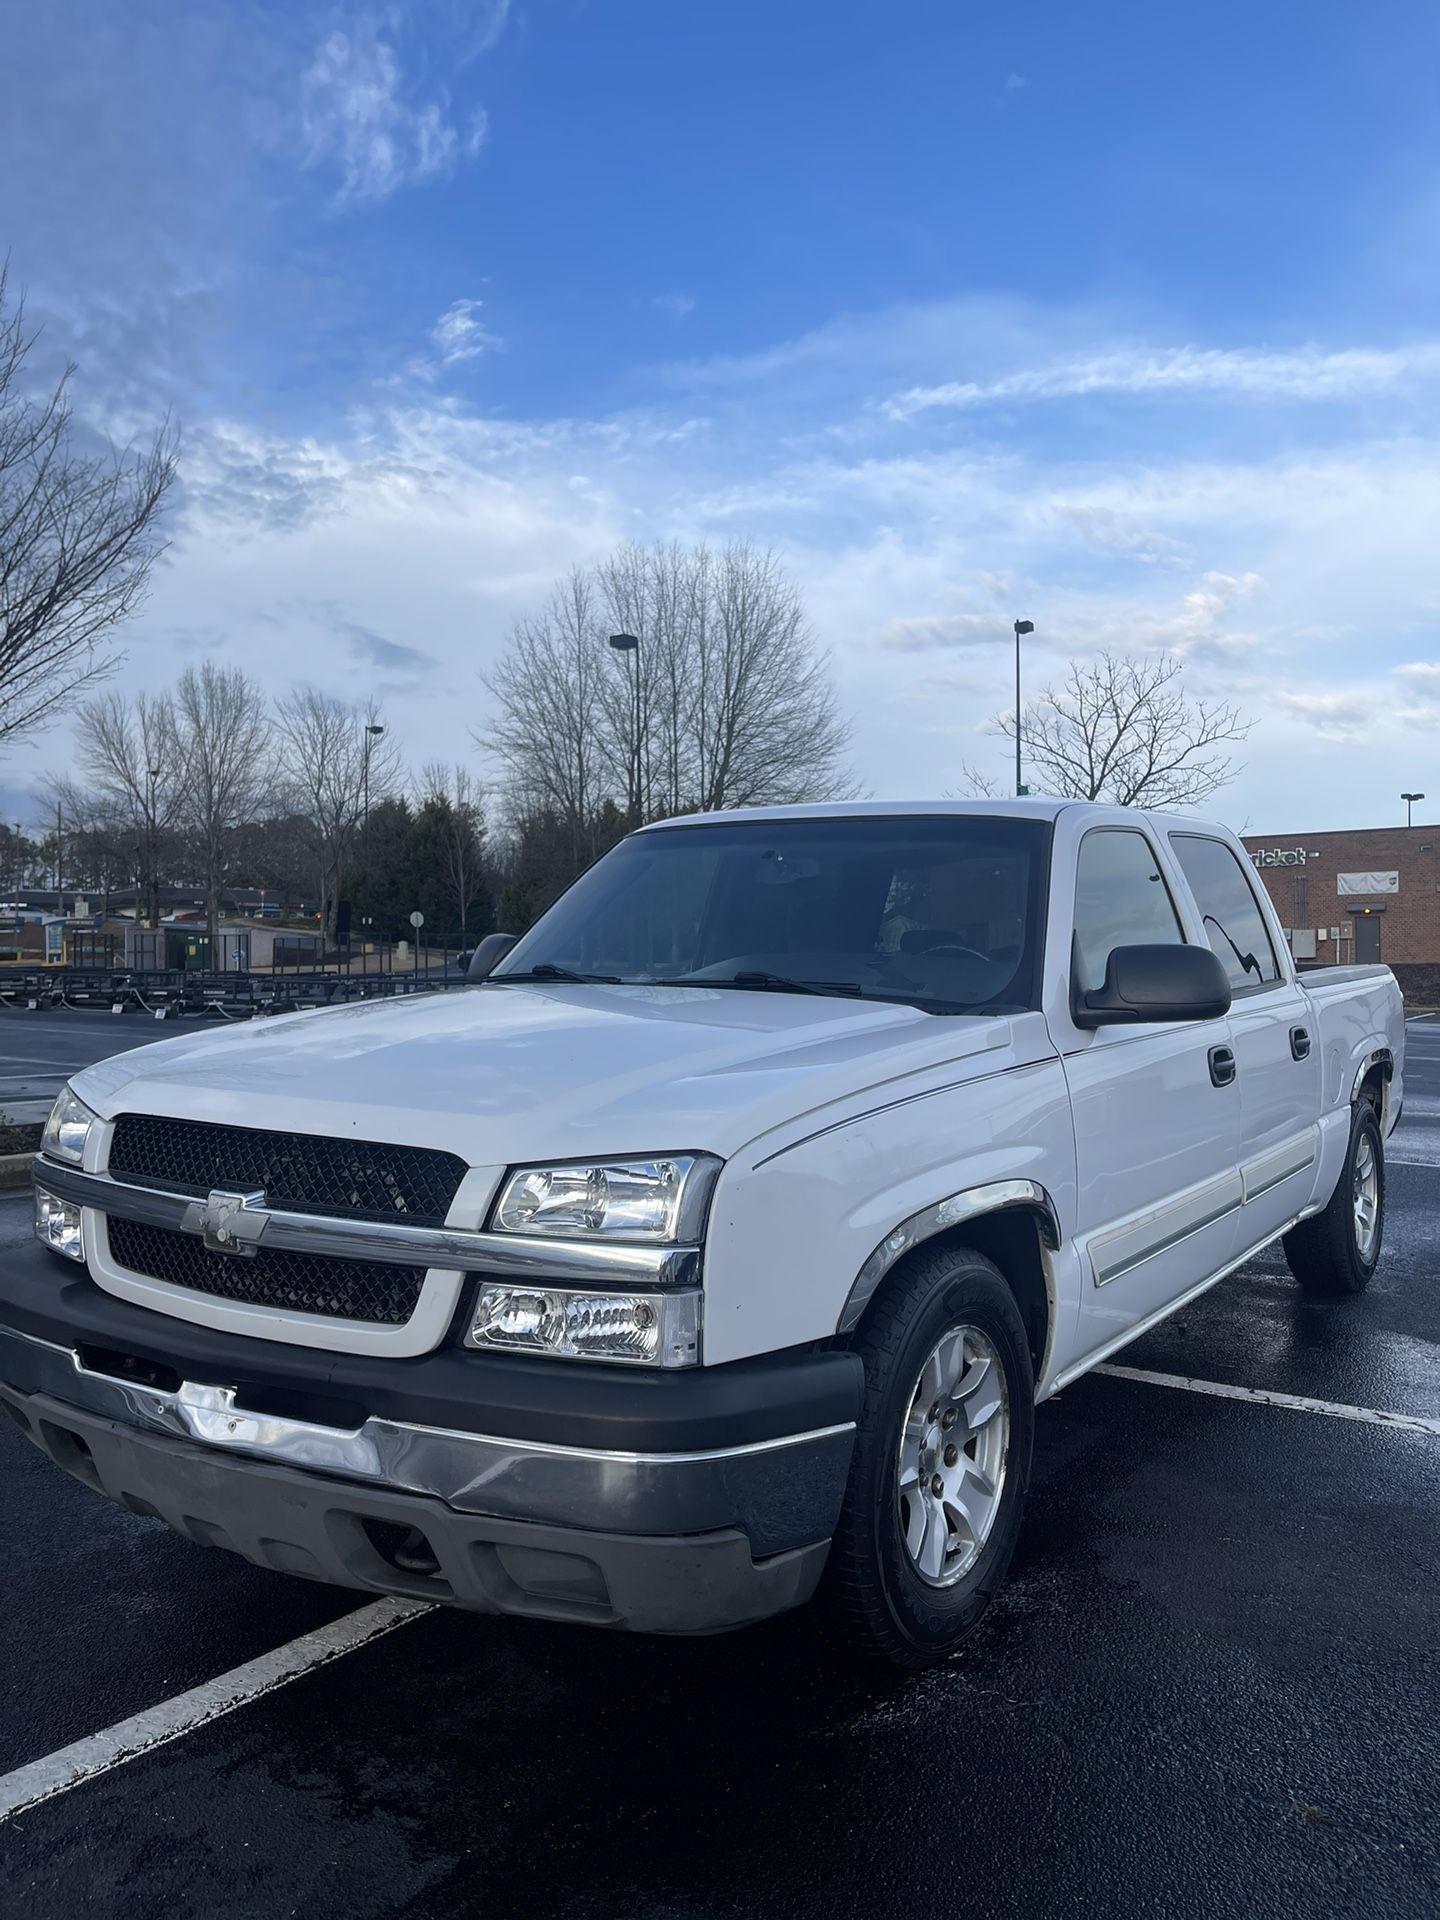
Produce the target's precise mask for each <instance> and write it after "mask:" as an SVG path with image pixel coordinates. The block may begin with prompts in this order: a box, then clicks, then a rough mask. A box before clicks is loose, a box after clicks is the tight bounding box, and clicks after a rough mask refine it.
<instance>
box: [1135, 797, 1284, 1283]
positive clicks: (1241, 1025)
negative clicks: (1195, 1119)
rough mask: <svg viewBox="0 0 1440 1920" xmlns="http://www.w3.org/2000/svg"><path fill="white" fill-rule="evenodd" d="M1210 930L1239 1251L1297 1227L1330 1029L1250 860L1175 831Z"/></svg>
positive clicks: (1175, 847)
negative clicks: (1223, 1019)
mask: <svg viewBox="0 0 1440 1920" xmlns="http://www.w3.org/2000/svg"><path fill="white" fill-rule="evenodd" d="M1170 846H1171V850H1172V851H1173V853H1174V855H1175V858H1176V859H1177V861H1178V862H1179V864H1180V867H1181V870H1182V872H1183V873H1184V875H1185V878H1186V880H1187V881H1188V883H1189V887H1190V892H1191V894H1192V895H1193V897H1194V901H1195V905H1196V907H1197V909H1198V910H1199V913H1200V918H1201V924H1202V926H1203V928H1204V931H1205V936H1206V938H1207V939H1208V940H1209V942H1210V945H1211V947H1212V949H1213V950H1214V952H1215V953H1216V955H1217V956H1218V957H1219V959H1220V961H1221V964H1222V965H1223V966H1224V968H1225V971H1226V973H1227V974H1228V975H1229V978H1230V991H1231V994H1232V995H1233V1001H1232V1004H1231V1008H1230V1034H1231V1041H1230V1044H1231V1045H1232V1047H1233V1048H1234V1050H1235V1068H1236V1082H1237V1085H1238V1087H1239V1092H1240V1130H1241V1144H1240V1174H1241V1179H1242V1181H1243V1185H1244V1205H1243V1210H1242V1213H1241V1221H1240V1232H1239V1244H1238V1246H1237V1249H1236V1251H1237V1253H1239V1252H1248V1251H1249V1250H1250V1249H1251V1248H1252V1247H1258V1246H1260V1245H1261V1244H1263V1242H1265V1241H1266V1240H1269V1239H1271V1238H1273V1236H1274V1235H1275V1234H1277V1233H1279V1232H1280V1231H1281V1229H1282V1228H1284V1227H1287V1226H1288V1225H1289V1224H1290V1222H1291V1221H1292V1220H1293V1219H1294V1218H1295V1216H1296V1214H1297V1213H1298V1212H1299V1211H1300V1209H1301V1208H1302V1207H1303V1206H1304V1205H1305V1203H1306V1201H1307V1200H1308V1199H1309V1197H1310V1193H1311V1190H1312V1188H1313V1186H1314V1183H1315V1160H1316V1156H1317V1154H1318V1152H1319V1147H1320V1127H1319V1120H1320V1090H1321V1089H1320V1078H1321V1047H1320V1035H1319V1033H1318V1032H1317V1031H1316V1030H1315V1018H1314V1012H1313V1009H1312V1007H1311V1005H1310V1001H1309V999H1308V998H1307V996H1306V995H1305V994H1304V993H1303V992H1302V990H1301V988H1300V987H1299V985H1298V984H1297V983H1296V981H1295V979H1294V976H1293V972H1292V970H1291V966H1290V963H1289V958H1288V956H1287V955H1285V953H1284V950H1283V947H1282V945H1281V943H1280V940H1279V939H1278V937H1277V936H1276V935H1275V934H1274V933H1273V932H1272V930H1271V927H1270V925H1269V923H1268V921H1267V919H1266V916H1265V914H1264V912H1263V910H1262V909H1261V906H1260V902H1259V900H1258V898H1257V894H1256V887H1255V882H1254V880H1253V878H1252V877H1251V873H1250V871H1249V863H1248V861H1243V862H1242V860H1241V857H1240V856H1239V854H1237V853H1236V851H1235V849H1234V848H1233V847H1232V846H1231V845H1230V844H1229V842H1228V841H1226V840H1223V839H1221V838H1220V836H1219V835H1218V834H1209V833H1206V832H1205V831H1204V830H1203V829H1194V830H1192V829H1189V828H1185V829H1180V830H1176V831H1174V832H1172V833H1171V834H1170Z"/></svg>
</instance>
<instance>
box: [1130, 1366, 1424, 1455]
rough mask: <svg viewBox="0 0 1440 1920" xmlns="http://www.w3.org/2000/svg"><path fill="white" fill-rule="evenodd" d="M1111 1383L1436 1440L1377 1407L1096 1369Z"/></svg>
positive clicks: (1417, 1421) (1415, 1420)
mask: <svg viewBox="0 0 1440 1920" xmlns="http://www.w3.org/2000/svg"><path fill="white" fill-rule="evenodd" d="M1094 1371H1095V1372H1096V1373H1108V1374H1109V1375H1110V1376H1111V1377H1112V1379H1115V1380H1138V1381H1140V1382H1141V1383H1142V1384H1143V1385H1144V1386H1147V1387H1180V1388H1182V1389H1183V1390H1184V1391H1185V1392H1186V1393H1212V1394H1214V1395H1215V1396H1216V1398H1217V1399H1220V1400H1251V1401H1254V1402H1255V1403H1256V1404H1257V1405H1259V1406H1262V1407H1287V1408H1289V1410H1290V1411H1291V1412H1292V1413H1323V1414H1327V1415H1328V1416H1329V1417H1330V1419H1332V1420H1359V1421H1362V1422H1363V1423H1364V1425H1366V1426H1368V1427H1399V1428H1401V1429H1402V1430H1403V1431H1404V1432H1406V1433H1430V1434H1435V1435H1436V1436H1437V1437H1440V1420H1426V1419H1424V1418H1422V1417H1421V1416H1420V1415H1419V1414H1415V1413H1386V1412H1384V1410H1383V1409H1381V1408H1379V1407H1347V1406H1344V1405H1342V1404H1341V1403H1340V1402H1339V1401H1338V1400H1307V1399H1306V1398H1305V1396H1304V1395H1303V1394H1299V1393H1272V1392H1271V1391H1270V1390H1269V1389H1268V1388H1265V1387H1232V1386H1230V1385H1229V1384H1228V1383H1227V1382H1226V1381H1223V1380H1190V1379H1187V1378H1186V1376H1185V1375H1184V1374H1180V1373H1147V1372H1146V1370H1145V1368H1144V1367H1117V1366H1113V1365H1110V1364H1108V1363H1107V1364H1106V1365H1104V1366H1100V1367H1096V1368H1095V1369H1094Z"/></svg>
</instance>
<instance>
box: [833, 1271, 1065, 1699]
mask: <svg viewBox="0 0 1440 1920" xmlns="http://www.w3.org/2000/svg"><path fill="white" fill-rule="evenodd" d="M855 1347H856V1351H857V1352H858V1353H859V1354H860V1356H861V1358H862V1360H863V1361H864V1365H865V1400H864V1406H863V1409H862V1413H861V1419H860V1425H859V1430H858V1432H857V1434H856V1441H855V1454H854V1458H853V1460H852V1462H851V1468H850V1480H849V1485H848V1487H847V1490H846V1496H845V1506H844V1509H843V1511H842V1514H841V1518H840V1525H839V1527H838V1528H837V1529H836V1534H835V1540H834V1544H833V1546H832V1547H831V1550H830V1558H829V1561H828V1563H827V1566H826V1570H825V1580H824V1585H823V1588H822V1605H823V1606H824V1607H825V1608H826V1610H827V1612H828V1614H829V1616H830V1620H831V1624H832V1627H833V1628H834V1629H835V1630H836V1631H837V1632H838V1635H839V1637H840V1639H841V1640H842V1642H843V1643H844V1644H845V1645H846V1646H847V1647H849V1648H850V1649H851V1650H852V1651H854V1652H857V1653H859V1654H861V1655H863V1656H865V1657H868V1658H871V1659H880V1660H885V1661H888V1662H890V1663H891V1664H893V1665H896V1666H902V1667H924V1666H930V1665H932V1664H933V1663H934V1662H936V1661H939V1660H943V1659H945V1658H946V1657H947V1656H948V1655H950V1654H951V1653H953V1652H954V1651H955V1649H956V1648H957V1647H958V1646H959V1645H960V1643H961V1642H962V1641H963V1640H964V1639H965V1637H966V1635H967V1634H969V1633H971V1632H972V1631H973V1630H974V1628H975V1627H976V1626H977V1625H978V1623H979V1621H980V1619H981V1617H982V1615H983V1614H984V1612H985V1610H986V1608H987V1607H988V1606H989V1604H990V1602H991V1600H992V1599H993V1598H994V1597H995V1594H996V1592H997V1591H998V1589H999V1587H1000V1585H1001V1583H1002V1582H1003V1580H1004V1578H1005V1573H1006V1570H1007V1568H1008V1567H1009V1564H1010V1557H1011V1554H1012V1553H1013V1552H1014V1549H1015V1542H1016V1539H1017V1537H1018V1535H1019V1532H1020V1525H1021V1521H1022V1519H1023V1516H1024V1509H1025V1495H1026V1490H1027V1488H1028V1485H1029V1480H1030V1455H1031V1449H1032V1445H1033V1440H1034V1430H1035V1381H1034V1374H1033V1370H1032V1367H1031V1362H1030V1349H1029V1344H1028V1342H1027V1340H1026V1337H1025V1324H1024V1321H1023V1320H1022V1319H1021V1317H1020V1310H1019V1308H1018V1307H1017V1305H1016V1303H1015V1296H1014V1295H1013V1293H1012V1292H1011V1291H1010V1288H1009V1287H1008V1285H1007V1284H1006V1282H1005V1278H1004V1275H1003V1274H1002V1273H1001V1272H1000V1270H999V1269H998V1267H996V1266H995V1265H994V1264H993V1263H992V1262H991V1261H989V1260H987V1259H986V1258H985V1257H984V1255H983V1254H979V1253H975V1252H973V1251H972V1250H971V1249H970V1248H968V1247H945V1248H937V1249H935V1250H934V1251H931V1252H921V1253H918V1254H915V1255H913V1256H912V1257H911V1259H910V1260H909V1261H908V1262H906V1263H905V1264H904V1265H903V1266H902V1267H899V1268H897V1269H896V1271H895V1272H894V1273H893V1274H892V1275H891V1276H890V1278H889V1281H888V1282H887V1285H886V1288H885V1290H884V1292H883V1293H882V1295H881V1297H880V1298H879V1299H878V1301H877V1302H876V1303H875V1305H874V1306H873V1307H872V1308H871V1311H870V1313H869V1315H868V1316H867V1318H866V1320H865V1323H864V1325H863V1326H862V1328H861V1331H860V1333H859V1335H858V1337H857V1339H856V1342H855Z"/></svg>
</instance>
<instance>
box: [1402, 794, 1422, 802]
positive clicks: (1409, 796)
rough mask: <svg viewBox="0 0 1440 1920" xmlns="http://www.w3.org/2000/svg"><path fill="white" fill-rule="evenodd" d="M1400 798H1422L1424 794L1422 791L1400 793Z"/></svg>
mask: <svg viewBox="0 0 1440 1920" xmlns="http://www.w3.org/2000/svg"><path fill="white" fill-rule="evenodd" d="M1400 798H1401V799H1402V800H1423V799H1424V798H1425V796H1424V794H1423V793H1402V794H1401V796H1400Z"/></svg>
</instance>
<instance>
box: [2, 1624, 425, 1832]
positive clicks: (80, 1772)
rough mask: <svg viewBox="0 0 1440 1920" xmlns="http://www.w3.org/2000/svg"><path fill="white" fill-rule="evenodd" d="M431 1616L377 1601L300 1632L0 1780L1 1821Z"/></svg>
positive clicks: (66, 1791) (19, 1768) (5, 1775)
mask: <svg viewBox="0 0 1440 1920" xmlns="http://www.w3.org/2000/svg"><path fill="white" fill-rule="evenodd" d="M432 1611H433V1609H432V1607H431V1604H430V1602H429V1601H426V1600H377V1601H376V1602H375V1604H374V1605H373V1606H369V1607H361V1608H360V1610H359V1612H358V1613H347V1614H346V1615H345V1616H344V1617H343V1618H342V1619H339V1620H332V1621H331V1622H330V1624H329V1626H326V1627H317V1628H316V1630H315V1632H314V1633H302V1634H301V1636H300V1638H299V1639H298V1640H291V1641H290V1642H289V1643H288V1644H287V1645H285V1646H283V1647H276V1648H275V1649H274V1651H273V1652H272V1653H262V1654H261V1655H260V1656H259V1658H258V1659H255V1660H247V1661H245V1662H244V1664H243V1665H242V1666H238V1667H232V1668H231V1669H230V1671H229V1672H228V1673H222V1674H221V1675H219V1677H218V1678H217V1679H214V1680H207V1681H206V1682H205V1684H204V1685H203V1686H200V1687H192V1688H191V1689H190V1691H189V1692H188V1693H177V1694H176V1695H175V1697H174V1698H173V1699H172V1700H164V1701H162V1702H161V1703H160V1705H159V1706H158V1707H147V1708H146V1709H145V1711H144V1712H143V1713H136V1714H132V1715H131V1716H130V1718H129V1719H128V1720H120V1721H117V1722H116V1724H115V1725H114V1726H113V1727H106V1728H105V1730H104V1732H103V1733H91V1734H87V1735H86V1737H85V1738H84V1739H83V1740H76V1741H74V1742H73V1743H72V1744H71V1745H70V1746H68V1747H61V1748H60V1749H59V1751H58V1752H57V1753H50V1754H47V1755H46V1756H45V1758H44V1759H43V1760H32V1761H31V1762H30V1764H29V1765H28V1766H25V1767H17V1768H16V1769H15V1771H14V1772H13V1773H7V1774H4V1775H0V1822H4V1821H6V1820H8V1819H10V1818H11V1816H12V1815H14V1814H17V1813H24V1812H25V1811H26V1810H27V1809H28V1808H30V1807H38V1806H39V1805H40V1803H41V1801H42V1800H51V1799H53V1798H54V1797H55V1795H56V1794H57V1793H68V1792H69V1791H70V1789H71V1787H78V1786H79V1785H80V1784H81V1782H82V1781H85V1780H93V1779H94V1778H95V1777H96V1775H97V1774H101V1773H108V1772H109V1771H110V1769H111V1768H112V1767H119V1766H123V1765H124V1764H125V1762H126V1761H127V1760H135V1759H138V1758H139V1756H140V1755H141V1754H142V1753H151V1752H153V1751H154V1749H155V1748H156V1747H162V1746H164V1745H165V1743H166V1741H168V1740H175V1739H178V1738H179V1736H180V1735H181V1734H182V1733H193V1732H194V1730H195V1729H196V1728H197V1727H203V1726H204V1725H205V1723H206V1722H207V1721H209V1720H218V1719H219V1718H220V1717H221V1715H222V1714H226V1713H233V1712H234V1710H235V1708H236V1707H243V1706H245V1705H247V1704H248V1703H249V1702H250V1701H251V1700H258V1699H260V1698H261V1696H262V1695H263V1694H267V1693H273V1692H274V1691H275V1689H276V1688H277V1687H283V1686H285V1685H286V1684H287V1683H288V1682H289V1681H291V1680H298V1679H299V1677H300V1675H301V1674H302V1673H309V1672H310V1671H311V1669H312V1668H315V1667H323V1666H326V1665H327V1664H328V1663H329V1662H330V1661H331V1660H338V1659H339V1658H340V1657H341V1656H342V1654H347V1653H354V1652H355V1650H356V1649H357V1648H358V1647H364V1646H368V1645H369V1644H370V1642H371V1641H373V1640H378V1639H379V1638H380V1636H381V1635H382V1634H386V1633H393V1632H394V1630H395V1628H396V1627H403V1626H404V1625H405V1624H406V1622H407V1621H410V1620H418V1619H419V1618H420V1616H421V1614H425V1613H430V1612H432Z"/></svg>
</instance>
